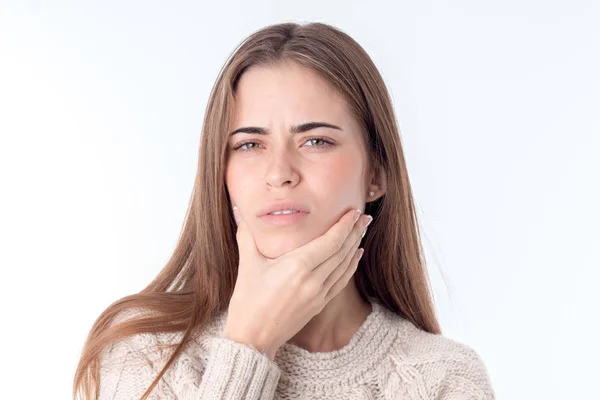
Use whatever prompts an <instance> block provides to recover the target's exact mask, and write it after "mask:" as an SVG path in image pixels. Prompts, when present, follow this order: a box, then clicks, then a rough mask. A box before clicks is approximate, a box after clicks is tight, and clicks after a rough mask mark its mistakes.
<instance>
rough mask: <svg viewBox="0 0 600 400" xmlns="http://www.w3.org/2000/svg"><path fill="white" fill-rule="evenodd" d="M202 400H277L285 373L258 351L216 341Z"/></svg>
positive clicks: (206, 375)
mask: <svg viewBox="0 0 600 400" xmlns="http://www.w3.org/2000/svg"><path fill="white" fill-rule="evenodd" d="M211 343H212V345H211V348H210V355H209V358H208V363H207V365H206V368H205V370H204V374H203V375H202V382H201V383H200V390H199V393H200V396H199V397H198V398H200V399H227V400H263V399H273V398H274V396H275V389H276V388H277V383H278V382H279V378H280V376H281V369H279V366H278V365H277V364H276V363H275V362H273V361H272V360H271V359H270V358H269V357H268V356H267V355H266V354H263V353H261V352H259V351H258V350H257V349H256V348H255V347H253V346H251V345H246V344H243V343H239V342H236V341H234V340H231V339H229V338H226V337H216V338H213V339H212V342H211Z"/></svg>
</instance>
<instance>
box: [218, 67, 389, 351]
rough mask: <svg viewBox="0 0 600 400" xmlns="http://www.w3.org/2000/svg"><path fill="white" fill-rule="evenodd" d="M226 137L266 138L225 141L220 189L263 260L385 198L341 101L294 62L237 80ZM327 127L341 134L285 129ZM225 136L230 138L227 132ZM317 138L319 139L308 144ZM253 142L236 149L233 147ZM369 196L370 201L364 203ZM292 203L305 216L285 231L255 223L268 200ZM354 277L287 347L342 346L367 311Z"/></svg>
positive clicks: (257, 70)
mask: <svg viewBox="0 0 600 400" xmlns="http://www.w3.org/2000/svg"><path fill="white" fill-rule="evenodd" d="M234 108H235V110H234V113H233V117H232V118H233V123H232V130H231V131H232V132H233V130H236V129H238V128H241V127H249V126H252V127H261V128H264V129H266V130H267V131H268V134H266V135H263V134H256V133H252V134H248V133H238V134H235V135H230V136H229V142H228V152H229V154H228V160H227V165H226V177H225V183H226V186H227V190H228V191H229V195H230V198H231V201H232V206H235V205H237V206H238V207H239V209H240V213H241V214H242V216H243V217H244V219H245V221H246V222H247V224H248V227H249V229H250V231H251V232H252V234H253V237H254V240H255V242H256V245H257V248H258V250H259V251H260V252H261V253H262V254H263V255H264V256H265V257H268V258H276V257H279V256H280V255H282V254H284V253H286V252H288V251H290V250H293V249H295V248H297V247H300V246H302V245H304V244H306V243H308V242H310V241H311V240H313V239H315V238H316V237H318V236H321V235H323V234H324V233H325V232H327V230H328V229H329V228H330V227H331V226H333V224H334V223H335V222H337V220H339V218H340V217H341V216H342V215H343V214H344V212H345V211H347V210H348V209H349V208H350V207H353V208H359V209H360V210H361V211H364V209H365V202H366V201H373V200H375V199H376V198H378V197H380V196H382V195H383V194H384V192H385V176H384V175H378V176H375V174H374V173H373V172H372V171H371V170H369V169H368V164H367V160H368V158H367V156H368V154H367V150H366V147H365V144H364V141H363V139H362V135H363V133H362V132H361V128H360V125H359V124H358V123H357V121H356V120H355V118H354V117H353V115H352V114H351V112H350V109H349V107H348V105H347V103H346V101H345V100H344V99H343V97H342V96H341V95H340V94H339V93H338V92H337V91H336V90H335V89H334V88H333V87H332V86H331V85H330V84H329V82H327V81H326V80H325V79H323V78H321V77H320V76H319V75H318V74H316V73H315V72H313V71H311V70H310V69H308V68H305V67H303V66H300V65H298V64H295V63H291V62H286V63H284V64H281V65H278V66H276V67H275V66H269V67H265V66H253V67H251V68H249V69H248V70H246V71H245V72H244V74H243V75H242V77H241V79H240V81H239V84H238V89H237V92H236V96H235V107H234ZM306 122H326V123H329V124H333V125H336V126H338V127H340V128H341V130H337V129H332V128H326V127H318V128H314V129H310V130H308V131H306V132H303V133H296V134H292V133H291V132H290V127H291V126H293V125H297V124H302V123H306ZM227 134H228V135H229V132H228V133H227ZM314 136H319V137H323V139H324V140H326V141H329V142H331V143H333V144H328V143H327V142H324V141H323V140H320V139H318V140H309V138H311V137H314ZM247 141H251V142H252V143H250V144H246V145H244V146H242V147H241V148H238V149H237V150H234V147H237V145H238V144H240V143H242V142H247ZM370 191H373V192H375V196H373V197H368V193H369V192H370ZM279 199H292V200H294V201H296V202H299V203H300V204H302V205H304V206H305V207H307V208H308V211H309V214H308V215H307V216H305V217H304V218H302V219H301V220H300V221H299V222H297V223H295V224H292V225H288V226H275V225H271V224H269V223H267V222H265V221H263V220H262V219H261V218H259V216H258V215H259V211H260V210H261V209H262V208H263V207H265V206H266V205H267V204H268V203H269V202H271V201H274V200H279ZM371 310H372V308H371V305H370V303H368V302H365V301H364V300H363V299H362V298H361V297H360V295H359V293H358V289H357V287H356V283H355V279H354V277H352V278H351V280H350V281H349V282H348V285H346V287H345V288H344V289H343V290H342V291H341V292H340V293H339V294H338V295H337V296H336V297H335V298H333V299H332V300H331V301H330V302H329V303H328V304H327V305H326V306H325V308H324V309H323V310H322V311H321V312H320V313H319V314H317V315H315V316H314V317H313V319H312V320H311V321H309V323H308V324H306V325H305V326H304V328H302V329H301V330H300V331H299V332H298V333H297V334H296V335H295V336H294V337H293V338H292V339H290V340H289V341H288V343H291V344H294V345H297V346H299V347H302V348H304V349H306V350H308V351H311V352H324V351H333V350H338V349H340V348H342V347H343V346H345V345H346V344H348V342H349V341H350V339H351V338H352V336H353V335H354V334H355V333H356V331H357V330H358V329H359V328H360V326H361V325H362V323H363V322H364V321H365V319H366V318H367V316H368V314H369V313H370V312H371Z"/></svg>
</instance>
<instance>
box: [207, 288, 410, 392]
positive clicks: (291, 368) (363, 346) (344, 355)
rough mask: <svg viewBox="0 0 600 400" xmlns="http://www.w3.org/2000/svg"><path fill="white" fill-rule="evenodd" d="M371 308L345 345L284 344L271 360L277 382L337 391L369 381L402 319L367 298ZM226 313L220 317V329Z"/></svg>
mask: <svg viewBox="0 0 600 400" xmlns="http://www.w3.org/2000/svg"><path fill="white" fill-rule="evenodd" d="M369 302H370V303H371V305H372V310H371V312H370V313H369V315H368V316H367V318H366V319H365V320H364V321H363V323H362V325H361V326H360V328H359V329H358V331H356V333H355V334H354V335H353V336H352V338H351V339H350V342H348V344H347V345H345V346H344V347H342V348H341V349H339V350H334V351H328V352H314V353H313V352H310V351H308V350H306V349H303V348H301V347H298V346H296V345H294V344H291V343H284V344H283V345H282V346H281V347H280V348H279V349H278V350H277V353H276V354H275V359H274V362H275V363H277V364H278V366H279V368H280V369H281V372H282V373H281V378H280V384H284V385H285V386H286V387H291V386H294V387H296V388H297V389H299V390H307V391H314V390H317V391H325V392H328V391H330V390H334V391H337V390H338V389H339V388H340V386H353V385H354V384H356V383H357V382H360V381H363V380H369V376H370V375H372V374H373V373H374V372H375V370H376V369H377V367H379V366H380V365H381V364H382V363H383V361H384V359H385V358H386V356H387V355H388V354H389V353H390V350H391V348H392V346H393V343H394V341H395V340H396V338H397V336H398V331H399V329H398V328H399V326H400V325H399V324H400V323H401V321H402V318H401V317H400V316H398V315H397V314H395V313H393V312H392V311H390V310H388V309H387V308H385V307H384V306H382V305H381V304H380V303H379V302H378V301H377V300H375V299H370V300H369ZM225 316H226V313H225V314H223V315H222V317H221V318H219V322H220V324H219V323H218V328H217V329H219V331H221V329H222V328H223V326H224V323H225Z"/></svg>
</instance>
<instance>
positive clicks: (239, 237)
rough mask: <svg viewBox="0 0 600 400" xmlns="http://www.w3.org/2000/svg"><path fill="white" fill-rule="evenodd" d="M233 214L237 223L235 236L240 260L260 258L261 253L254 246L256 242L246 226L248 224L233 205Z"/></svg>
mask: <svg viewBox="0 0 600 400" xmlns="http://www.w3.org/2000/svg"><path fill="white" fill-rule="evenodd" d="M233 214H234V216H235V220H236V223H237V231H236V234H235V238H236V241H237V245H238V252H239V255H240V261H241V260H244V261H248V260H251V259H260V258H262V255H261V254H260V252H259V251H258V248H257V247H256V242H255V241H254V237H253V236H252V232H251V231H250V229H249V228H248V224H246V220H245V219H244V216H243V215H242V213H241V212H240V210H239V208H238V207H237V206H235V207H233ZM240 264H241V263H240Z"/></svg>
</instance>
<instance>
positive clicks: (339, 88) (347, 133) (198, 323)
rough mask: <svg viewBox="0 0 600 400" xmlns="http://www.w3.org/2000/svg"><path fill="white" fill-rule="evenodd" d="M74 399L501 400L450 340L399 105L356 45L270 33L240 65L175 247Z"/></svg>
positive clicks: (216, 110)
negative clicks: (430, 272)
mask: <svg viewBox="0 0 600 400" xmlns="http://www.w3.org/2000/svg"><path fill="white" fill-rule="evenodd" d="M371 220H372V223H371V224H370V225H368V223H369V222H371ZM367 225H368V227H367ZM363 251H364V254H363ZM73 395H74V397H76V398H77V397H78V396H81V397H82V398H85V399H95V398H100V399H138V398H142V399H225V398H227V399H245V400H250V399H256V400H258V399H365V400H366V399H386V400H391V399H401V398H402V399H493V398H494V392H493V390H492V386H491V384H490V380H489V377H488V374H487V370H486V367H485V365H484V364H483V362H482V360H481V359H480V357H479V356H478V353H477V352H476V351H475V350H473V349H472V348H470V347H469V346H467V345H466V344H462V343H459V342H457V341H454V340H451V339H449V338H446V337H444V336H442V335H441V331H440V327H439V324H438V322H437V320H436V316H435V312H434V306H433V303H432V296H431V293H430V288H429V284H428V279H427V274H426V265H425V261H424V258H423V251H422V247H421V242H420V237H419V229H418V223H417V219H416V215H415V209H414V203H413V197H412V192H411V186H410V182H409V177H408V174H407V169H406V163H405V160H404V155H403V151H402V146H401V140H400V136H399V131H398V127H397V124H396V119H395V115H394V111H393V107H392V103H391V101H390V97H389V95H388V92H387V89H386V87H385V84H384V82H383V80H382V78H381V76H380V74H379V72H378V71H377V69H376V67H375V65H374V64H373V62H372V61H371V59H370V58H369V56H368V55H367V54H366V53H365V51H364V50H363V49H362V48H361V46H360V45H359V44H358V43H356V42H355V41H354V40H353V39H352V38H350V37H349V36H348V35H347V34H345V33H343V32H341V31H340V30H338V29H336V28H334V27H332V26H329V25H326V24H322V23H311V24H306V25H298V24H294V23H284V24H277V25H272V26H268V27H266V28H264V29H262V30H260V31H258V32H255V33H254V34H252V35H251V36H250V37H248V38H247V39H246V40H245V41H244V42H243V43H242V44H241V45H240V46H239V47H238V48H237V49H236V50H235V52H234V53H233V54H232V55H231V57H230V59H229V60H228V61H227V63H226V65H225V66H224V68H223V70H222V71H221V73H220V75H219V77H218V78H217V81H216V84H215V86H214V88H213V90H212V92H211V94H210V99H209V102H208V107H207V111H206V116H205V119H204V125H203V131H202V139H201V145H200V155H199V163H198V173H197V176H196V182H195V185H194V190H193V194H192V198H191V202H190V206H189V209H188V212H187V215H186V219H185V223H184V226H183V230H182V233H181V237H180V238H179V241H178V244H177V247H176V249H175V251H174V253H173V255H172V257H171V259H170V260H169V262H168V263H167V265H166V266H165V268H164V269H163V270H162V271H161V272H160V274H159V275H158V276H157V277H156V278H155V279H154V281H153V282H151V283H150V284H149V285H148V286H147V287H146V288H145V289H144V290H142V291H141V292H140V293H138V294H134V295H131V296H127V297H125V298H123V299H121V300H119V301H117V302H115V303H114V304H112V305H111V306H110V307H108V309H107V310H105V311H104V312H103V313H102V315H100V317H99V318H98V319H97V321H96V322H95V323H94V326H93V327H92V330H91V332H90V334H89V336H88V338H87V341H86V343H85V346H84V349H83V352H82V356H81V359H80V362H79V365H78V368H77V371H76V375H75V379H74V388H73Z"/></svg>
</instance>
